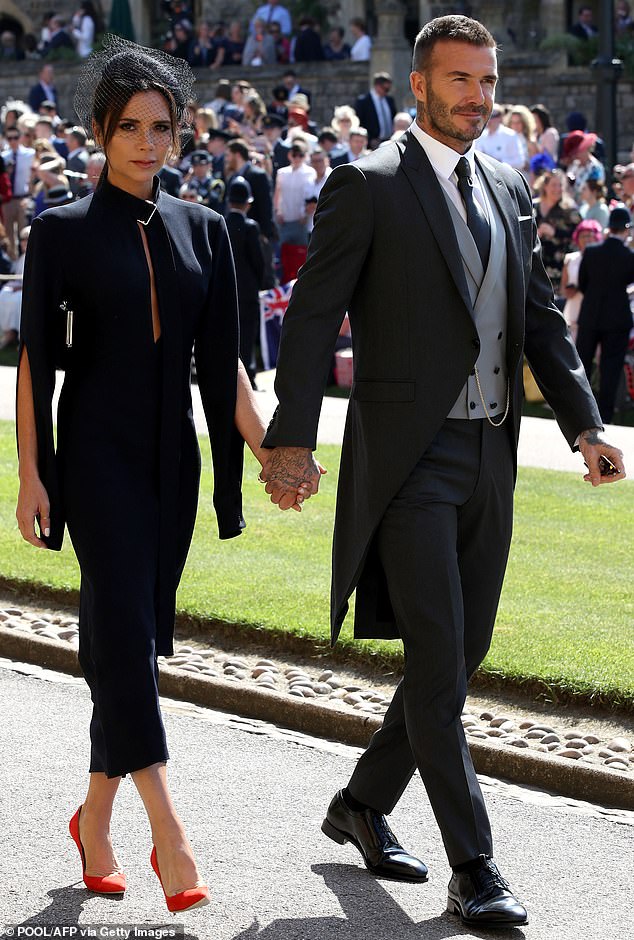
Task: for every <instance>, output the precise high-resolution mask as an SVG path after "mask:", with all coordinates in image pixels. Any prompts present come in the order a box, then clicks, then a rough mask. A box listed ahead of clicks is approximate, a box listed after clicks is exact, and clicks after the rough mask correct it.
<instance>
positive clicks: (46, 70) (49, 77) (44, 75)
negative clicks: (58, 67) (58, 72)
mask: <svg viewBox="0 0 634 940" xmlns="http://www.w3.org/2000/svg"><path fill="white" fill-rule="evenodd" d="M53 77H54V72H53V66H52V65H45V66H44V67H43V68H42V71H41V72H40V78H41V79H42V81H43V82H44V84H45V85H52V84H53Z"/></svg>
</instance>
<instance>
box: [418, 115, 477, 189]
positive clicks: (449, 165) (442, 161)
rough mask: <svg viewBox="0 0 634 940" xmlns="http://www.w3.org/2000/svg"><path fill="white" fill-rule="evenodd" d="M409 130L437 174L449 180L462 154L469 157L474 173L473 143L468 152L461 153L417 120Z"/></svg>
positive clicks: (470, 166) (472, 172)
mask: <svg viewBox="0 0 634 940" xmlns="http://www.w3.org/2000/svg"><path fill="white" fill-rule="evenodd" d="M409 130H410V133H411V134H413V135H414V137H415V138H416V140H417V141H418V143H419V144H420V145H421V147H422V148H423V150H424V151H425V153H426V154H427V156H428V158H429V162H430V163H431V165H432V167H433V168H434V171H435V173H436V175H437V176H442V177H444V179H446V180H449V179H450V178H451V176H452V174H453V173H454V172H455V170H456V166H457V163H458V160H460V157H461V156H463V157H466V158H467V160H468V161H469V168H470V170H471V175H472V176H473V175H474V173H475V150H474V147H473V144H472V145H471V146H470V147H469V149H468V150H467V152H466V153H463V154H462V155H461V154H459V153H457V152H456V151H455V150H452V149H451V147H448V146H447V145H446V144H443V143H441V142H440V141H439V140H436V138H435V137H432V136H431V134H428V133H427V132H426V131H424V130H423V129H422V127H421V126H420V125H419V124H418V123H417V122H416V121H413V122H412V124H411V125H410V128H409Z"/></svg>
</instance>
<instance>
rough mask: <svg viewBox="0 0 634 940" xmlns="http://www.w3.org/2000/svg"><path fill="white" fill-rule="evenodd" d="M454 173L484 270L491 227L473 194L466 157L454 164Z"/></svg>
mask: <svg viewBox="0 0 634 940" xmlns="http://www.w3.org/2000/svg"><path fill="white" fill-rule="evenodd" d="M456 175H457V177H458V189H459V191H460V195H461V196H462V201H463V202H464V204H465V209H466V210H467V225H468V226H469V231H470V232H471V234H472V235H473V240H474V242H475V243H476V247H477V249H478V253H479V255H480V258H481V260H482V266H483V268H484V270H485V271H486V269H487V264H488V263H489V249H490V246H491V229H490V227H489V222H488V219H487V217H486V215H485V214H484V210H483V209H482V207H481V206H480V205H479V204H478V200H477V199H475V198H474V195H473V179H472V177H471V167H470V166H469V161H468V160H467V158H466V157H460V159H459V160H458V163H457V165H456Z"/></svg>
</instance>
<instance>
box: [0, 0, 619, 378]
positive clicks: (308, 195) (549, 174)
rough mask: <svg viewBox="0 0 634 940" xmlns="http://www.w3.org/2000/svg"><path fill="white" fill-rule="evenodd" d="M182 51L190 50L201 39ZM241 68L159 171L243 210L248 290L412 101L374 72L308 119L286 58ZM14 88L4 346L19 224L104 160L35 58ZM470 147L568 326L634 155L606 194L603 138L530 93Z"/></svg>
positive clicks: (275, 278)
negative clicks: (507, 187)
mask: <svg viewBox="0 0 634 940" xmlns="http://www.w3.org/2000/svg"><path fill="white" fill-rule="evenodd" d="M171 7H172V8H174V7H175V8H181V9H184V8H185V5H184V4H183V3H178V2H176V3H172V4H171ZM266 9H269V10H270V9H272V10H273V12H274V13H276V15H277V16H278V17H279V19H276V20H275V23H276V25H277V26H279V28H280V30H281V31H283V30H285V29H287V28H288V21H287V20H286V19H285V18H284V17H283V16H282V15H281V14H282V12H283V8H281V7H279V6H278V5H277V4H276V3H273V4H268V5H267V7H263V8H261V9H260V10H258V11H256V15H255V18H254V26H255V24H256V23H257V21H258V19H261V18H262V16H263V15H264V14H263V13H262V10H266ZM203 33H204V31H203ZM282 35H283V33H282ZM254 36H255V37H256V41H257V33H256V34H254ZM207 38H208V37H207ZM339 38H341V36H339ZM198 39H200V34H199V36H198ZM196 54H197V55H200V56H202V55H203V50H202V47H201V48H198V49H197V51H196ZM224 54H225V55H227V56H231V55H232V54H233V52H232V47H230V46H226V47H225V53H224ZM212 59H213V60H214V61H215V54H214V55H213V56H212V55H210V56H209V62H210V63H211V62H212ZM243 75H244V77H243V78H241V79H238V80H235V81H229V80H227V79H224V78H222V77H220V78H219V80H218V82H217V85H216V87H215V90H214V92H213V94H212V96H211V98H210V100H209V101H203V102H197V103H195V102H192V106H191V127H192V133H191V135H190V137H189V139H188V141H187V142H186V144H185V146H184V148H183V150H182V153H181V154H180V156H179V157H178V158H174V159H173V160H172V161H171V162H170V164H169V165H168V166H166V167H165V168H164V169H163V170H162V171H161V174H160V175H161V178H162V185H163V187H164V188H165V189H166V190H167V191H168V192H169V193H170V194H171V195H174V196H177V197H179V198H182V199H186V200H190V201H195V202H198V203H202V204H204V205H207V206H209V207H211V208H213V209H215V210H217V211H218V212H221V213H224V214H227V213H228V212H229V210H230V209H231V211H234V212H235V211H243V210H244V214H245V216H248V217H249V218H250V219H252V220H254V222H255V223H256V225H257V230H258V231H257V234H258V238H259V242H260V245H261V249H262V265H261V272H260V274H259V275H258V280H259V283H260V287H261V288H272V287H273V286H274V285H275V284H276V283H287V282H289V281H291V280H292V279H293V278H294V277H295V276H296V273H297V270H298V268H299V267H300V266H301V264H302V262H303V260H304V258H305V256H306V250H307V244H308V240H309V237H310V232H311V229H312V223H313V215H314V212H315V207H316V205H317V201H318V198H319V193H320V191H321V188H322V187H323V185H324V183H325V182H326V180H327V178H328V176H329V175H330V173H331V172H332V170H333V168H335V167H337V166H338V165H340V164H342V163H350V162H354V161H356V160H358V159H359V158H360V157H362V156H363V155H364V154H366V153H368V151H369V150H371V149H374V148H376V147H378V146H381V145H383V144H384V143H385V142H387V141H389V140H390V139H398V137H400V135H401V134H402V133H403V131H405V130H406V129H407V128H408V127H409V125H410V123H411V121H412V119H413V111H401V112H399V111H397V107H396V102H395V101H394V98H393V97H392V95H391V86H392V80H391V77H390V76H389V75H388V74H387V73H384V72H378V73H376V74H375V75H374V76H373V77H372V81H371V87H370V88H369V89H368V90H367V92H366V93H365V94H362V95H360V96H359V97H358V98H357V99H356V100H354V101H351V102H346V103H341V104H340V105H338V106H337V107H335V108H334V110H333V113H332V115H331V117H330V120H329V121H328V123H327V124H326V125H322V126H318V125H316V124H315V122H314V121H313V120H312V117H311V103H312V94H311V91H310V89H308V88H305V87H303V86H302V85H301V84H300V82H299V79H298V76H297V74H296V72H295V71H294V69H293V68H290V67H289V68H287V69H286V71H285V72H284V74H283V76H282V78H281V79H280V81H279V82H278V83H277V84H275V85H273V87H269V88H263V87H261V86H260V87H259V88H258V87H256V83H255V82H254V81H252V79H251V78H250V77H249V75H250V72H249V70H247V69H245V71H244V73H243ZM25 92H26V93H25V96H24V97H25V98H26V99H27V101H26V102H24V101H7V102H6V103H5V104H4V107H3V108H2V111H1V113H0V122H1V138H0V202H1V210H2V216H3V218H2V222H3V229H2V230H1V234H2V245H3V254H2V260H1V262H0V268H1V269H2V270H0V275H2V279H0V284H2V283H4V285H5V286H4V287H3V288H2V289H1V290H0V329H1V330H3V331H4V342H5V343H6V342H14V341H15V339H16V337H17V334H18V330H19V309H18V308H19V304H17V298H15V297H13V298H11V299H9V298H10V295H15V294H18V293H19V290H20V286H21V282H20V279H19V275H20V274H21V268H20V258H21V255H22V252H23V250H24V247H25V244H26V237H27V236H28V225H29V223H30V221H31V220H32V219H33V218H34V217H35V216H37V215H38V214H39V213H40V212H41V211H43V210H44V209H45V208H47V207H49V206H55V205H60V204H63V203H65V202H68V201H71V200H74V199H76V198H81V197H82V196H83V195H86V194H87V193H90V192H92V191H93V190H94V188H95V186H96V185H97V183H98V180H99V176H100V174H101V171H102V168H103V164H104V157H103V155H102V154H101V153H99V152H98V151H97V150H96V148H95V146H94V144H93V142H92V141H91V139H90V135H89V133H88V131H87V129H84V128H81V127H77V126H76V125H75V122H74V121H73V119H72V117H69V116H68V115H66V116H64V115H60V113H59V110H58V102H57V94H56V89H55V77H54V67H53V65H52V64H50V63H48V62H46V61H45V60H44V61H43V62H42V64H41V68H40V72H39V76H38V82H37V83H36V84H35V85H33V87H32V88H30V89H25ZM476 148H477V149H478V150H481V151H483V152H485V153H487V154H489V155H491V156H493V157H495V158H496V159H499V160H502V161H503V162H506V163H508V164H510V165H511V166H513V167H515V168H516V169H518V170H519V171H520V172H521V173H523V174H524V176H525V178H526V180H527V182H528V184H529V186H530V187H531V189H532V191H533V195H534V212H535V218H536V222H537V230H538V234H539V237H540V239H541V243H542V252H543V259H544V263H545V266H546V269H547V272H548V274H549V276H550V278H551V281H552V283H553V287H554V290H555V295H556V297H557V302H558V304H559V305H560V307H561V309H562V310H564V312H565V316H566V319H567V320H568V323H569V325H570V327H571V329H572V330H573V331H574V329H575V322H576V321H575V319H574V318H575V315H576V314H575V311H578V307H579V295H578V285H577V284H576V282H575V278H574V271H575V264H576V263H578V260H579V255H580V252H582V251H583V250H584V248H585V246H586V245H587V244H588V242H590V241H594V240H597V239H600V238H602V237H603V233H605V231H606V229H607V226H608V220H609V215H610V210H611V208H612V207H613V206H614V204H616V203H618V204H621V205H623V206H624V207H626V208H627V210H628V211H629V212H632V211H633V210H634V153H633V154H632V155H631V158H630V159H631V161H632V162H630V163H627V164H626V165H624V166H617V167H616V168H614V173H613V177H614V180H613V183H612V190H611V191H610V193H609V194H608V191H607V190H606V186H605V182H606V170H605V166H604V162H603V161H604V158H605V148H604V147H603V142H602V141H601V139H600V138H599V137H598V135H597V134H595V133H593V132H591V131H589V130H588V128H587V126H586V120H585V118H584V116H583V115H582V114H580V113H578V112H572V113H571V114H569V115H568V117H567V120H566V126H565V128H561V132H560V130H559V129H558V128H557V127H556V126H555V125H554V122H553V121H552V119H551V116H550V113H549V111H548V109H547V108H546V107H545V106H544V105H543V104H535V105H533V106H532V107H527V106H526V105H524V104H522V103H518V104H511V105H505V104H496V106H495V108H494V111H493V114H492V116H491V120H490V122H489V125H488V127H487V129H486V130H485V132H484V134H483V135H482V137H481V138H479V140H478V141H477V142H476ZM234 183H238V184H240V185H239V186H238V190H239V192H240V193H242V196H244V194H245V193H246V194H247V195H246V198H245V199H243V201H242V202H239V203H238V205H239V206H240V205H241V206H243V210H241V209H239V208H238V209H236V208H235V206H233V207H232V206H231V205H230V203H231V200H230V198H229V196H230V190H231V187H232V185H233V184H234ZM240 187H242V188H240ZM245 187H246V188H245ZM234 202H235V200H234ZM244 207H246V208H244ZM252 234H253V233H252V232H250V234H249V237H250V238H251V240H252ZM575 259H576V260H575ZM573 262H574V263H573ZM11 266H13V268H12V269H11ZM7 275H9V277H7ZM16 309H18V313H17V314H16ZM254 341H255V337H254ZM247 355H248V354H247V353H245V356H247ZM248 365H249V366H252V362H251V361H249V363H248Z"/></svg>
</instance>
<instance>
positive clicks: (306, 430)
mask: <svg viewBox="0 0 634 940" xmlns="http://www.w3.org/2000/svg"><path fill="white" fill-rule="evenodd" d="M496 81H497V63H496V54H495V40H494V39H493V38H492V36H491V34H490V33H489V32H488V31H487V30H486V29H485V28H484V27H483V26H482V25H481V24H480V23H477V22H476V21H475V20H471V19H469V18H467V17H464V16H447V17H441V18H439V19H436V20H432V21H431V22H429V23H428V24H427V25H426V26H425V27H424V28H423V30H422V31H421V32H420V33H419V35H418V37H417V40H416V46H415V50H414V70H413V72H412V75H411V87H412V91H413V93H414V96H415V97H416V99H417V117H416V121H415V122H414V123H413V124H412V126H411V128H410V129H409V131H408V132H406V133H405V134H404V136H403V137H402V138H401V139H400V140H399V141H397V142H393V143H389V144H386V145H384V146H382V147H380V148H379V149H378V150H376V151H375V152H374V153H372V154H370V155H369V156H366V157H364V158H362V159H361V160H359V161H357V162H355V163H353V164H350V165H345V166H341V167H338V168H337V169H336V170H334V171H333V172H332V174H331V175H330V177H329V178H328V182H327V183H326V185H325V186H324V188H323V190H322V192H321V195H320V200H319V204H318V208H317V212H316V216H315V227H314V229H313V232H312V235H311V240H310V245H309V251H308V258H307V261H306V264H305V265H304V267H303V268H302V271H301V273H300V275H299V279H298V281H297V284H296V285H295V287H294V289H293V296H292V299H291V302H290V305H289V308H288V311H287V314H286V316H285V319H284V326H283V330H282V339H281V346H280V356H279V359H278V367H277V369H278V371H277V379H276V383H275V389H276V394H277V397H278V401H279V406H278V409H277V410H276V413H275V414H274V416H273V419H272V421H271V424H270V426H269V429H268V432H267V435H266V437H265V439H264V446H265V447H270V448H272V452H271V455H270V458H269V460H268V461H267V463H266V464H265V467H264V470H263V477H264V479H265V481H266V489H267V492H269V493H270V494H271V499H272V500H273V502H276V503H278V505H279V506H280V508H281V509H288V508H291V506H293V505H295V503H296V502H299V503H301V502H303V500H304V499H305V498H306V496H307V495H310V494H311V493H315V492H316V491H317V488H318V482H319V474H320V468H319V466H318V464H317V463H316V462H315V460H314V458H313V455H312V450H313V449H314V448H315V446H316V436H317V424H318V419H319V413H320V409H321V398H322V393H323V389H324V386H325V384H326V377H327V374H328V368H329V365H330V359H331V356H332V350H333V348H334V346H335V341H336V337H337V334H338V331H339V327H340V325H341V322H342V318H343V315H344V313H345V311H346V310H347V311H348V314H349V318H350V324H351V331H352V343H353V353H354V369H355V374H354V383H353V388H352V393H351V400H350V405H349V410H348V418H347V424H346V431H345V435H344V442H343V449H342V456H341V467H340V475H339V490H338V498H337V510H336V518H335V531H334V544H333V579H332V592H331V633H332V642H334V641H335V640H336V638H337V636H338V634H339V630H340V628H341V624H342V621H343V619H344V617H345V614H346V611H347V609H348V600H349V597H350V595H351V594H352V592H353V591H354V590H355V589H356V609H355V635H356V636H361V637H390V636H391V637H398V636H400V637H401V639H402V640H403V644H404V648H405V664H404V677H403V680H402V682H401V684H400V685H399V686H398V688H397V690H396V692H395V695H394V698H393V700H392V703H391V705H390V707H389V709H388V711H387V713H386V716H385V719H384V722H383V726H382V728H381V729H380V730H379V731H377V732H376V734H375V735H374V736H373V738H372V741H371V743H370V745H369V747H368V749H367V750H366V751H365V753H364V754H363V755H362V756H361V758H360V759H359V761H358V763H357V766H356V768H355V771H354V773H353V775H352V778H351V780H350V782H349V784H348V786H347V787H346V788H344V789H343V790H342V791H339V792H338V793H337V794H336V796H335V797H334V798H333V800H332V802H331V804H330V806H329V808H328V810H327V814H326V818H325V819H324V822H323V824H322V829H323V831H324V833H325V834H326V835H327V836H329V837H330V838H332V839H334V840H335V841H336V842H339V843H344V842H348V841H349V842H351V843H352V844H354V845H355V846H356V848H357V849H359V851H360V852H361V855H362V857H363V860H364V862H365V864H366V866H367V867H368V868H369V869H370V871H372V872H373V873H375V874H376V875H379V876H382V877H389V878H396V879H399V880H404V881H417V882H424V881H425V880H426V878H427V868H426V866H425V865H424V864H423V862H421V861H420V860H419V859H417V858H415V857H414V856H412V855H410V854H409V853H408V852H406V851H405V849H404V848H403V847H402V846H401V845H400V844H399V843H398V841H397V840H396V837H395V836H394V834H393V833H392V832H391V830H390V828H389V826H388V824H387V821H386V819H385V814H387V813H390V812H391V811H392V809H393V808H394V806H395V805H396V803H397V801H398V800H399V798H400V796H401V794H402V793H403V791H404V789H405V787H406V786H407V784H408V782H409V780H410V779H411V777H412V775H413V773H414V771H415V769H416V767H418V770H419V771H420V774H421V777H422V780H423V783H424V785H425V788H426V790H427V794H428V797H429V800H430V803H431V806H432V809H433V811H434V814H435V816H436V819H437V821H438V825H439V827H440V831H441V834H442V838H443V842H444V845H445V849H446V852H447V856H448V859H449V863H450V865H451V867H452V869H453V873H452V876H451V880H450V883H449V892H448V894H449V898H448V908H449V910H450V911H452V912H454V913H457V914H459V915H460V917H461V918H462V920H463V922H464V923H466V924H469V925H473V926H476V927H485V926H491V925H494V926H513V925H515V926H517V925H520V924H524V923H525V922H526V919H527V915H526V911H525V909H524V907H523V906H522V905H521V904H520V903H519V901H518V900H517V899H516V898H515V897H514V895H513V894H512V892H511V890H510V888H509V886H508V884H507V883H506V881H505V880H504V879H503V878H502V876H501V875H500V873H499V870H498V869H497V867H496V865H495V862H494V861H493V859H492V857H491V856H492V851H493V849H492V838H491V829H490V824H489V820H488V816H487V812H486V807H485V804H484V799H483V796H482V793H481V791H480V787H479V784H478V781H477V778H476V775H475V772H474V768H473V764H472V761H471V757H470V754H469V748H468V746H467V743H466V740H465V734H464V730H463V727H462V722H461V718H460V716H461V712H462V709H463V706H464V701H465V696H466V686H467V681H468V679H469V677H470V676H471V675H472V673H473V672H474V671H475V669H476V668H477V667H478V666H479V665H480V663H481V662H482V660H483V659H484V656H485V654H486V652H487V650H488V647H489V643H490V639H491V633H492V629H493V623H494V620H495V615H496V610H497V605H498V600H499V595H500V591H501V587H502V581H503V578H504V571H505V567H506V560H507V553H508V548H509V543H510V538H511V526H512V512H513V486H514V480H515V470H516V462H517V439H518V433H519V423H520V413H521V407H522V398H523V389H522V362H523V353H525V354H526V356H527V358H528V360H529V362H530V365H531V368H532V370H533V372H534V374H535V376H536V377H537V380H538V382H539V383H540V387H541V389H542V391H543V393H544V395H545V397H546V398H547V400H548V401H549V403H550V404H551V406H552V407H553V409H554V412H555V414H556V417H557V420H558V422H559V425H560V427H561V429H562V431H563V434H564V436H565V438H566V439H567V441H568V443H569V445H570V446H571V447H573V448H575V447H577V446H578V447H579V449H580V450H581V451H582V454H583V457H584V459H585V460H586V462H587V464H588V466H589V468H590V470H589V472H588V474H586V479H587V480H588V481H589V482H592V484H593V485H598V484H599V483H604V482H608V481H609V480H611V479H617V480H618V479H621V478H622V476H623V475H624V470H623V461H622V455H621V453H620V451H618V450H617V449H616V448H614V447H612V446H610V445H608V444H607V443H604V442H603V441H602V440H601V436H600V433H601V427H600V424H601V419H600V415H599V413H598V410H597V407H596V403H595V401H594V398H593V396H592V392H591V390H590V388H589V385H588V382H587V380H586V378H585V375H584V372H583V369H582V367H581V363H580V361H579V357H578V355H577V352H576V349H575V347H574V344H573V343H572V341H571V339H570V337H569V335H568V332H567V329H566V325H565V323H564V320H563V317H562V316H561V314H560V313H559V311H558V310H557V308H556V306H555V305H554V302H553V294H552V288H551V285H550V282H549V281H548V278H547V276H546V274H545V271H544V267H543V264H542V261H541V255H540V245H539V240H538V238H537V233H536V229H535V224H534V221H533V213H532V203H531V195H530V192H529V189H528V187H527V185H526V182H525V181H524V178H523V177H522V176H521V175H520V174H519V173H518V172H516V171H515V170H513V169H512V168H510V167H507V166H504V165H503V164H500V163H498V162H497V161H495V160H492V159H490V158H488V157H486V156H484V155H481V154H475V153H474V149H473V141H474V140H475V139H476V138H477V137H478V136H479V135H480V134H481V133H482V131H483V129H484V127H485V125H486V122H487V120H488V117H489V115H490V113H491V110H492V106H493V100H494V90H495V85H496ZM601 453H604V454H605V455H606V456H607V457H608V458H609V459H610V460H611V461H612V462H613V463H614V464H615V465H616V467H617V469H618V471H619V472H618V474H617V475H616V476H615V477H607V476H606V477H604V476H601V474H600V470H599V457H600V454H601Z"/></svg>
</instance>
